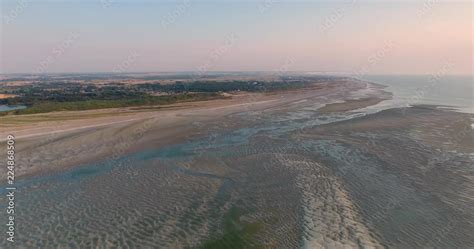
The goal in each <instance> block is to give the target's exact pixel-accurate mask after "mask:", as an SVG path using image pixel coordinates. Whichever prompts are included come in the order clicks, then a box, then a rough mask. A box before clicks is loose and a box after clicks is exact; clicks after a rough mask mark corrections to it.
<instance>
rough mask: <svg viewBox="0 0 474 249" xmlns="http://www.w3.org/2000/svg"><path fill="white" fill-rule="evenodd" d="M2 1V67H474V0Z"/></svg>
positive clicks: (380, 70) (409, 70) (459, 70)
mask: <svg viewBox="0 0 474 249" xmlns="http://www.w3.org/2000/svg"><path fill="white" fill-rule="evenodd" d="M0 1H1V3H2V4H1V15H2V26H1V31H0V34H1V49H0V58H1V61H0V63H1V64H0V73H58V72H162V71H167V72H168V71H200V72H207V71H279V72H286V71H314V72H342V73H352V74H433V73H436V72H437V71H440V70H443V69H446V68H447V70H449V72H448V73H449V74H472V73H473V71H474V69H473V63H472V58H473V27H472V23H473V4H472V2H471V1H466V2H454V1H441V0H424V1H421V0H420V1H416V0H413V1H401V0H400V1H375V0H374V1H367V0H366V1H359V0H350V1H277V0H258V1H251V0H240V1H231V0H225V1H217V0H215V1H200V0H178V1H120V0H95V1H92V0H88V1H73V0H70V1H66V0H63V1H33V0H0Z"/></svg>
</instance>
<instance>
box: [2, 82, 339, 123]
mask: <svg viewBox="0 0 474 249" xmlns="http://www.w3.org/2000/svg"><path fill="white" fill-rule="evenodd" d="M219 77H221V78H223V79H219ZM137 79H141V80H147V81H146V83H140V84H129V83H126V82H127V80H137ZM257 79H258V77H257ZM260 79H261V78H260ZM331 79H333V78H331V77H327V76H281V77H278V78H274V80H271V81H268V80H240V79H239V80H237V79H234V80H231V78H228V77H227V76H225V77H222V76H218V75H215V76H212V75H209V76H206V79H202V80H193V78H192V75H189V74H177V75H155V76H147V75H141V76H139V77H138V78H136V77H133V76H124V75H115V74H113V75H110V74H60V75H51V76H38V77H36V78H35V80H34V81H32V80H31V79H29V78H21V77H19V78H9V79H5V80H0V83H2V82H12V81H13V82H15V81H19V82H26V83H24V84H0V93H5V94H12V95H15V96H16V97H13V98H4V99H0V105H9V106H15V105H24V106H27V108H26V109H21V110H12V111H3V112H0V116H2V115H9V114H14V115H15V114H33V113H46V112H54V111H77V110H91V109H102V108H119V107H137V106H142V107H145V108H146V107H150V106H152V107H153V108H157V106H160V105H166V104H172V103H176V102H183V101H196V100H207V99H214V98H222V94H221V93H223V92H236V91H246V92H271V91H275V90H288V89H295V88H302V87H306V86H309V85H311V84H313V83H315V82H324V81H328V80H331ZM124 80H125V82H124ZM97 81H99V83H97Z"/></svg>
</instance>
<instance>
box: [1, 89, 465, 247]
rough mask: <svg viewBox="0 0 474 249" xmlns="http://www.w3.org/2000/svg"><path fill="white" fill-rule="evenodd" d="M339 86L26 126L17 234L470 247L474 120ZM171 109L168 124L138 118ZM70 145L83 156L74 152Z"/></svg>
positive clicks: (45, 240) (153, 242) (118, 242)
mask: <svg viewBox="0 0 474 249" xmlns="http://www.w3.org/2000/svg"><path fill="white" fill-rule="evenodd" d="M339 84H340V85H332V86H330V87H323V88H321V87H320V86H318V87H317V88H315V89H313V91H312V90H311V89H305V90H304V91H300V92H298V91H291V92H287V93H286V92H279V93H274V94H268V95H265V96H259V97H258V98H253V97H251V98H250V99H247V100H246V101H241V102H238V101H236V102H233V103H232V104H231V105H220V106H216V105H214V104H213V103H212V102H206V103H203V105H207V106H205V108H202V109H200V108H201V107H202V106H200V105H201V104H196V105H197V106H200V107H199V108H196V109H188V110H187V111H186V109H185V110H179V112H178V110H166V111H161V110H160V111H156V112H155V111H152V112H150V111H144V112H140V113H138V114H133V115H144V116H146V117H143V119H138V120H134V121H124V122H120V123H114V124H111V125H103V126H97V127H94V128H92V127H91V128H85V129H75V130H70V131H65V132H61V133H59V135H58V136H57V137H55V138H54V139H53V140H51V141H50V140H42V139H41V138H43V136H44V135H38V136H31V135H34V133H28V130H27V129H24V130H23V132H24V133H23V135H29V136H26V137H24V138H21V139H19V140H18V141H19V148H20V150H19V153H22V152H24V154H23V155H25V156H24V157H23V159H22V160H25V161H22V162H29V163H31V166H30V167H25V166H23V167H25V168H24V169H22V172H23V176H22V177H21V180H19V182H18V191H19V194H21V196H22V198H21V199H19V200H18V206H19V207H18V209H19V210H22V214H21V215H19V216H18V217H19V220H18V228H19V230H21V231H22V232H21V233H19V235H18V241H20V243H21V246H24V247H44V248H50V247H78V248H83V247H109V246H115V247H120V248H124V247H137V246H138V247H145V248H147V247H159V248H189V247H190V248H227V247H229V245H243V247H246V248H262V247H263V248H387V247H389V248H420V247H421V248H432V247H434V248H469V247H472V246H474V238H472V236H471V234H473V232H474V226H473V224H474V210H473V209H472V207H473V206H474V202H473V199H472V196H473V190H474V186H473V185H472V183H473V181H472V180H473V176H474V175H473V172H474V171H473V169H472V155H473V153H474V151H473V147H472V138H473V135H474V134H473V132H472V129H467V128H466V127H469V128H470V127H471V119H472V118H473V116H472V115H470V114H462V113H456V112H452V111H449V110H441V109H438V108H436V107H433V106H416V107H410V108H398V109H388V110H384V111H380V112H376V113H372V114H371V113H364V112H361V111H359V110H360V108H363V107H365V106H367V105H370V104H373V103H375V102H378V101H380V99H383V98H385V97H387V96H388V95H387V94H386V92H384V91H383V88H380V87H377V86H372V85H369V84H366V83H363V82H341V83H339ZM367 87H369V88H367ZM361 89H362V90H364V91H363V92H364V94H362V96H361V94H356V95H355V94H353V93H354V92H355V91H359V90H361ZM367 89H368V90H367ZM374 96H380V99H378V100H377V101H375V100H374V101H372V100H370V101H369V100H368V99H369V98H374ZM366 100H367V101H366ZM219 101H227V100H219ZM335 103H337V105H335ZM362 103H364V104H362ZM334 106H336V107H337V108H335V107H334ZM325 107H326V109H324V108H325ZM327 108H331V110H330V111H328V109H327ZM174 111H176V113H174V114H170V113H173V112H174ZM166 113H168V115H169V116H165V117H164V118H163V116H161V117H162V118H163V119H164V120H165V121H166V122H167V123H165V124H166V125H157V124H156V123H155V121H153V122H149V123H148V124H147V123H146V122H147V121H148V120H153V119H152V118H153V117H149V115H156V117H157V119H159V118H160V115H165V114H166ZM127 115H128V114H127ZM126 118H130V117H129V116H127V117H126ZM115 121H119V120H115ZM81 122H82V121H81ZM25 127H26V126H25ZM79 127H80V126H79ZM139 127H141V129H139V130H140V132H136V131H135V130H136V129H137V128H139ZM143 127H145V128H143ZM23 128H24V127H23ZM23 128H22V129H23ZM68 128H71V127H68ZM2 129H3V128H2ZM137 134H141V135H140V136H138V135H137ZM94 139H95V140H94ZM41 141H42V143H43V144H42V146H43V147H44V148H45V150H44V151H38V147H40V146H39V144H41ZM123 141H133V143H127V142H123ZM21 143H24V145H21ZM21 146H23V147H21ZM114 146H115V147H114ZM26 152H29V154H26ZM51 153H57V154H51ZM64 153H68V154H67V155H68V156H67V157H66V156H64V155H65V154H64ZM79 153H81V154H87V158H88V159H87V161H83V162H79V161H74V160H76V159H79V158H83V157H81V156H80V155H77V154H79ZM42 162H45V163H42ZM54 164H57V165H56V166H53V167H51V165H54ZM38 169H40V170H38ZM98 231H100V232H98ZM433 237H436V238H438V239H436V240H434V239H433Z"/></svg>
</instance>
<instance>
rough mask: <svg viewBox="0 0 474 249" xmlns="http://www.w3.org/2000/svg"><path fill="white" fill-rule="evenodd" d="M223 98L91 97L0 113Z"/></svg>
mask: <svg viewBox="0 0 474 249" xmlns="http://www.w3.org/2000/svg"><path fill="white" fill-rule="evenodd" d="M216 98H223V97H222V96H221V95H220V94H216V93H186V94H175V95H165V96H143V97H140V98H137V97H132V98H123V99H105V100H99V99H92V100H83V101H68V102H60V101H43V102H39V103H36V104H33V105H32V106H30V107H28V108H26V109H21V110H13V111H8V112H3V113H0V114H1V115H7V114H34V113H45V112H54V111H80V110H93V109H104V108H119V107H130V106H147V105H150V106H152V105H167V104H173V103H178V102H187V101H198V100H209V99H216Z"/></svg>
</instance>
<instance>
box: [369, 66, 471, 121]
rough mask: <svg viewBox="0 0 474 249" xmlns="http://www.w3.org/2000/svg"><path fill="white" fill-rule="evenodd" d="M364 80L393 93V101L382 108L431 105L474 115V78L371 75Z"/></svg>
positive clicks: (464, 76)
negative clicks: (451, 108)
mask: <svg viewBox="0 0 474 249" xmlns="http://www.w3.org/2000/svg"><path fill="white" fill-rule="evenodd" d="M362 79H363V80H366V81H369V82H374V83H378V84H382V85H385V86H388V87H387V88H386V90H387V91H389V92H391V93H393V99H392V100H388V101H384V102H383V103H381V104H380V105H378V107H383V108H394V107H406V106H412V105H418V104H428V105H440V106H448V107H454V109H456V110H457V111H460V112H466V113H474V82H473V76H472V75H441V76H439V77H434V76H431V75H367V76H364V77H363V78H362Z"/></svg>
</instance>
